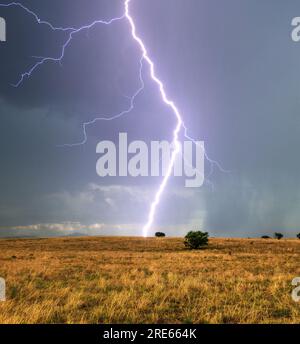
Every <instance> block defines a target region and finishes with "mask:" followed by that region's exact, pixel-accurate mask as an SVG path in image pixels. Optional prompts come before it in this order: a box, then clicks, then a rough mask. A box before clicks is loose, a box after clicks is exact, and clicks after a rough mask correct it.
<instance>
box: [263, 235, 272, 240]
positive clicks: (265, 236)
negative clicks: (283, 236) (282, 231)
mask: <svg viewBox="0 0 300 344" xmlns="http://www.w3.org/2000/svg"><path fill="white" fill-rule="evenodd" d="M261 238H262V239H271V238H270V237H269V236H268V235H263V236H262V237H261Z"/></svg>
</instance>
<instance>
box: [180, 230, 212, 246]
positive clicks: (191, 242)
mask: <svg viewBox="0 0 300 344" xmlns="http://www.w3.org/2000/svg"><path fill="white" fill-rule="evenodd" d="M208 237H209V235H208V233H207V232H201V231H190V232H188V234H187V235H186V236H185V238H184V239H185V240H184V245H185V246H186V247H187V248H189V249H191V250H197V249H200V248H202V247H204V246H207V245H208Z"/></svg>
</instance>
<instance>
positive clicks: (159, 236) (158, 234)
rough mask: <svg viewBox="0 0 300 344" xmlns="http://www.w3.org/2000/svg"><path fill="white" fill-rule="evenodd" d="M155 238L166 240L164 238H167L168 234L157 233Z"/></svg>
mask: <svg viewBox="0 0 300 344" xmlns="http://www.w3.org/2000/svg"><path fill="white" fill-rule="evenodd" d="M155 236H156V237H157V238H164V237H165V236H166V234H165V233H163V232H156V233H155Z"/></svg>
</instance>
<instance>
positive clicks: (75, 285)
mask: <svg viewBox="0 0 300 344" xmlns="http://www.w3.org/2000/svg"><path fill="white" fill-rule="evenodd" d="M299 254H300V240H298V241H297V240H282V241H276V240H252V239H243V240H242V239H211V240H210V245H209V247H208V248H207V249H205V250H201V251H187V250H186V249H185V248H184V246H183V239H171V238H165V239H141V238H60V239H35V240H34V239H28V240H12V239H10V240H0V276H1V277H4V278H5V279H6V282H7V301H6V302H0V323H299V322H300V304H298V303H295V302H294V301H293V300H292V298H291V291H292V288H293V287H292V286H291V281H292V279H293V278H294V277H296V276H300V259H299Z"/></svg>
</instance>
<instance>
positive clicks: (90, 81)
mask: <svg viewBox="0 0 300 344" xmlns="http://www.w3.org/2000/svg"><path fill="white" fill-rule="evenodd" d="M3 2H4V3H8V2H9V1H3ZM21 2H22V3H23V4H24V5H26V6H29V7H30V8H32V9H34V10H36V11H37V12H38V13H39V14H40V17H41V18H43V19H45V20H49V21H51V22H52V23H53V24H54V25H56V26H79V25H82V24H83V23H90V22H92V21H93V20H95V19H99V18H101V19H110V18H112V17H114V16H120V14H122V11H123V8H122V6H123V2H122V1H117V0H116V1H112V0H101V1H99V0H91V1H89V2H87V1H83V0H82V1H81V0H76V1H74V0H64V1H61V0H60V1H59V0H55V1H54V0H52V1H39V0H28V1H21ZM132 13H133V15H134V17H135V19H136V24H137V27H138V31H139V33H140V34H141V36H142V37H143V39H144V40H145V41H146V42H147V47H148V49H149V52H150V54H151V57H152V58H153V60H154V61H155V63H156V64H157V72H158V74H159V75H161V77H162V78H163V80H164V81H165V82H166V85H167V90H168V93H169V94H170V95H171V96H172V98H174V99H175V101H176V103H177V105H178V107H179V108H180V110H181V112H182V113H183V114H184V119H185V122H186V124H187V125H188V127H189V128H190V129H191V130H190V134H191V135H192V136H193V137H195V138H197V139H204V140H205V145H206V149H207V152H208V153H209V155H210V156H211V157H212V158H214V159H216V160H218V161H220V162H221V163H222V164H223V165H224V166H225V167H226V168H228V169H230V170H231V171H232V172H231V174H229V175H227V174H222V173H219V172H218V171H216V173H215V174H214V175H213V176H212V177H211V179H212V181H213V182H214V184H215V188H214V192H212V191H211V188H210V187H209V186H206V187H203V188H201V189H200V190H188V191H187V190H184V188H183V186H182V185H181V184H180V183H177V182H174V181H171V183H170V184H169V188H168V192H167V193H166V195H165V196H164V198H163V200H164V202H163V203H162V206H161V208H160V210H159V212H158V216H157V225H158V226H164V227H165V228H168V232H169V233H170V234H173V235H176V234H183V233H184V230H185V229H189V228H190V227H193V228H194V227H201V228H203V229H205V230H209V231H210V232H211V233H213V234H214V235H220V236H222V235H228V236H230V235H235V236H239V235H245V236H251V235H253V236H254V235H258V234H265V233H271V232H272V231H274V230H282V231H286V233H295V232H296V231H297V227H298V225H299V221H300V216H299V215H298V211H297V206H298V205H299V202H300V200H299V195H300V189H299V187H298V184H299V182H298V176H299V174H300V173H299V172H300V162H299V159H297V157H298V155H299V154H298V147H299V143H300V142H299V140H300V139H299V137H300V136H299V129H300V127H299V113H298V112H299V110H298V109H299V99H300V97H299V90H300V68H299V56H300V44H295V43H294V42H292V40H291V38H290V32H291V26H290V23H291V19H292V18H293V17H295V16H299V15H300V5H299V2H298V1H297V0H290V1H272V0H266V1H259V0H243V1H240V0H227V1H226V2H225V1H221V0H201V1H200V0H188V1H186V0H163V1H162V0H138V1H137V0H132ZM0 16H3V17H5V18H6V20H7V24H8V41H7V43H5V44H1V45H0V62H1V63H0V77H1V78H0V115H1V124H0V128H1V136H0V155H1V165H0V166H1V170H0V190H1V193H0V226H6V228H11V229H9V230H8V232H9V231H11V233H17V234H18V233H20V231H23V233H28V235H31V234H32V233H35V234H42V235H45V233H52V235H53V234H54V233H55V234H59V233H61V232H66V233H67V231H68V230H71V231H72V230H74V231H79V232H82V231H87V230H88V229H89V230H90V233H94V234H95V233H96V232H95V230H96V231H97V234H99V233H101V231H102V232H105V233H107V234H109V233H113V234H116V233H122V234H123V233H139V231H138V228H139V226H140V225H141V224H142V223H143V222H144V221H145V219H146V216H147V211H148V205H149V201H150V200H151V199H152V196H153V193H154V191H155V188H156V187H157V184H158V180H157V179H155V180H152V179H150V180H149V179H147V180H145V179H141V180H132V179H128V178H123V179H116V180H115V179H105V180H102V179H99V177H97V175H96V171H95V166H96V160H97V155H96V154H95V147H96V143H97V142H98V141H99V140H100V139H109V140H116V138H117V135H118V133H119V132H120V131H125V132H128V133H129V136H130V139H132V140H137V139H146V140H150V139H162V138H164V139H170V136H171V131H172V128H173V126H174V118H173V117H172V114H171V113H170V112H169V111H168V110H166V109H165V108H164V106H163V105H162V104H161V102H160V100H159V94H158V92H157V89H156V88H155V87H154V86H153V84H152V83H151V81H150V79H149V77H148V70H147V69H145V70H144V78H145V83H146V87H145V90H144V91H143V93H142V94H141V95H140V96H139V98H138V99H137V101H136V104H135V105H136V107H135V110H134V111H133V112H132V113H131V114H130V115H128V116H127V117H126V118H123V119H121V120H118V121H117V122H105V123H103V122H101V123H100V122H99V123H96V124H95V125H94V126H92V127H89V128H88V133H89V141H88V143H87V145H86V146H84V147H79V148H74V149H58V148H57V147H56V145H57V144H61V143H70V142H78V141H80V140H81V139H82V130H81V123H82V122H84V121H87V120H90V119H92V118H93V117H94V116H95V115H98V114H103V115H111V114H115V113H117V112H119V111H121V110H123V109H124V108H127V107H128V106H129V101H128V96H131V95H132V94H133V93H134V92H135V90H136V89H137V87H139V79H138V68H139V57H140V54H139V51H138V49H137V47H136V44H134V42H133V41H132V39H131V38H130V35H129V27H128V24H126V22H125V21H123V22H118V23H115V24H114V25H112V26H110V27H107V26H101V25H99V26H97V27H95V28H94V29H92V30H90V31H89V32H83V33H80V34H79V35H77V36H76V37H74V40H73V42H72V43H71V45H70V46H69V48H68V50H67V51H66V55H65V59H64V60H63V64H62V66H60V65H59V64H54V63H49V64H46V65H44V66H42V67H40V68H39V69H38V70H37V71H36V72H35V73H34V74H33V75H32V77H31V78H30V80H28V79H25V80H24V83H23V85H22V86H21V87H19V88H17V89H16V88H14V87H12V86H11V84H12V83H14V82H16V81H17V80H18V78H19V77H20V74H21V73H22V72H24V71H25V70H27V69H28V68H30V66H32V63H34V61H35V60H34V58H33V57H32V56H58V55H59V53H60V47H61V45H62V43H63V42H64V41H65V39H66V35H65V34H64V33H59V32H56V33H53V32H52V31H51V30H49V28H47V27H46V26H42V25H38V24H37V23H35V22H34V19H33V18H32V17H30V16H28V15H26V14H25V13H24V11H22V10H21V9H18V8H10V9H3V8H0ZM93 185H94V187H92V186H93ZM95 185H96V186H97V187H95ZM174 209H175V210H176V211H174ZM66 223H67V224H68V225H67V226H66V225H64V224H66ZM74 223H75V225H74ZM47 224H48V225H47ZM51 224H54V225H51ZM71 224H72V225H71ZM32 225H35V226H36V227H30V226H32ZM22 226H23V227H22ZM93 226H94V227H93ZM95 228H96V229H95ZM0 231H2V234H3V233H4V230H2V229H1V230H0ZM25 231H26V232H25ZM57 231H58V232H57ZM5 233H6V234H5V235H7V231H6V232H5Z"/></svg>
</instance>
